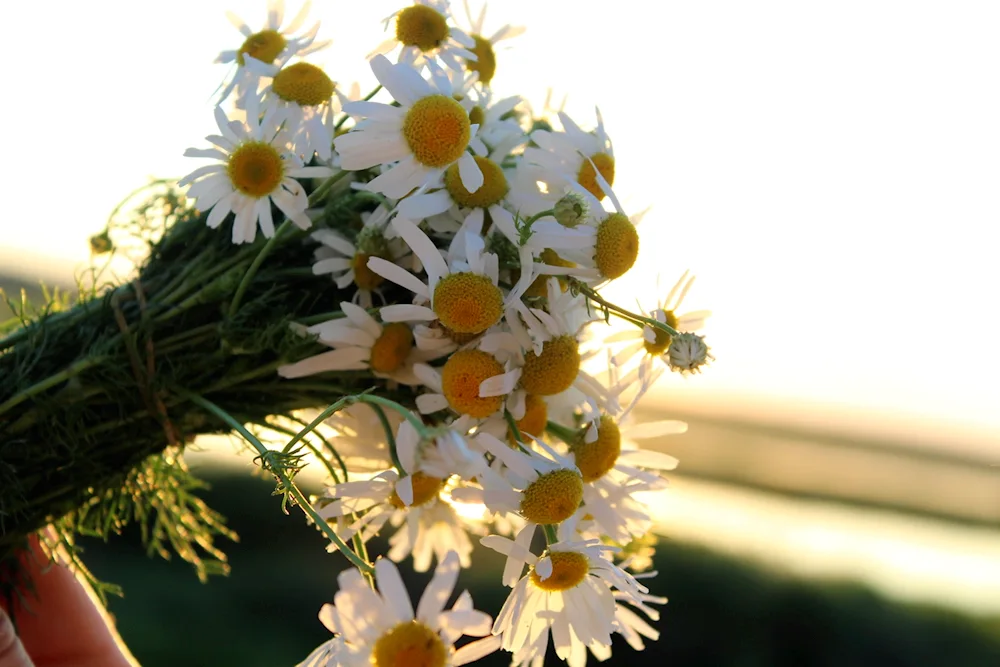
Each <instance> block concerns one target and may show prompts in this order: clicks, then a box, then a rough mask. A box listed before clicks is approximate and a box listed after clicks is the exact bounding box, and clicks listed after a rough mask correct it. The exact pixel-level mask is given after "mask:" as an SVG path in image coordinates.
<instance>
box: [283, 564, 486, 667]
mask: <svg viewBox="0 0 1000 667" xmlns="http://www.w3.org/2000/svg"><path fill="white" fill-rule="evenodd" d="M458 572H459V557H458V555H457V554H455V553H450V554H448V556H447V557H445V558H444V560H442V561H441V562H440V563H439V564H438V566H437V569H436V570H435V571H434V576H433V578H432V579H431V581H430V583H429V584H427V588H426V589H424V593H423V595H421V597H420V602H419V603H418V604H417V609H416V613H414V609H413V604H412V603H411V602H410V596H409V594H408V593H407V592H406V587H405V585H404V584H403V579H402V577H400V576H399V571H398V570H397V569H396V565H395V564H394V563H393V562H392V561H389V560H385V559H379V560H377V561H376V562H375V582H376V584H377V586H378V591H377V592H376V591H373V590H372V589H371V588H369V586H368V583H367V582H366V581H365V578H364V576H363V575H362V574H361V572H360V571H359V570H357V569H354V568H351V569H349V570H345V571H344V572H341V573H340V575H339V576H338V577H337V583H338V584H339V587H340V590H339V591H338V592H337V594H336V595H334V598H333V604H326V605H323V608H322V609H321V610H320V612H319V618H320V621H321V622H322V623H323V625H325V626H326V627H327V629H329V630H330V632H333V633H334V635H335V637H334V639H332V640H330V641H329V642H327V643H326V644H324V645H322V646H321V647H319V648H318V649H317V650H316V651H314V652H313V654H312V655H310V657H309V658H308V659H307V661H306V662H305V663H302V664H305V665H309V666H310V667H372V666H374V667H396V666H397V665H404V664H405V665H434V666H435V667H438V666H439V667H457V666H458V665H464V664H466V663H468V662H472V661H474V660H478V659H480V658H482V657H483V656H485V655H488V654H490V653H492V652H493V651H495V650H496V649H497V646H498V644H499V642H498V641H496V639H494V638H493V637H486V638H485V639H480V640H478V641H474V642H471V643H469V644H466V645H465V646H463V647H462V648H460V649H456V648H455V642H456V641H457V640H458V639H459V638H461V637H462V636H463V635H465V636H470V637H483V636H484V635H488V634H489V632H490V620H491V619H490V616H489V615H488V614H485V613H483V612H481V611H476V610H474V609H473V604H472V596H470V595H469V593H468V591H465V592H463V593H462V594H461V595H460V596H459V598H458V600H457V601H456V602H455V604H454V606H453V607H452V608H451V609H450V610H445V604H446V603H447V601H448V599H449V598H451V596H452V593H453V591H454V589H455V583H456V581H457V580H458Z"/></svg>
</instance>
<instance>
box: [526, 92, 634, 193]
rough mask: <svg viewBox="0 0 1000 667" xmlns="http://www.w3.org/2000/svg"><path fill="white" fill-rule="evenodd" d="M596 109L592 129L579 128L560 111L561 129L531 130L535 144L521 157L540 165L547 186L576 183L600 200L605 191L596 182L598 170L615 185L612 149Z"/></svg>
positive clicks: (602, 120)
mask: <svg viewBox="0 0 1000 667" xmlns="http://www.w3.org/2000/svg"><path fill="white" fill-rule="evenodd" d="M596 113H597V128H596V129H595V130H594V131H593V132H585V131H584V130H582V129H580V126H579V125H577V124H576V123H575V122H574V121H573V119H572V118H570V117H569V116H568V115H567V114H565V113H563V112H561V111H560V112H559V120H560V121H561V122H562V126H563V131H562V132H550V131H548V130H535V131H534V132H532V133H531V140H532V141H533V142H534V143H535V144H537V146H538V147H537V148H535V147H529V148H526V149H525V151H524V159H525V160H526V161H527V162H528V163H531V164H536V165H539V166H540V167H542V168H543V171H542V172H541V173H542V179H543V180H544V182H545V183H547V184H548V185H549V189H550V190H552V189H557V188H564V187H566V186H567V185H569V184H571V183H578V184H580V185H581V186H583V188H584V189H585V190H587V192H589V193H590V194H592V195H593V196H594V197H596V198H597V199H598V200H601V199H604V197H605V191H604V188H602V187H601V185H600V183H598V180H597V175H598V174H600V175H601V177H602V178H604V180H605V181H607V182H608V185H614V182H615V154H614V149H613V148H612V146H611V139H609V138H608V133H607V132H606V131H605V130H604V119H603V118H601V111H600V109H597V110H596Z"/></svg>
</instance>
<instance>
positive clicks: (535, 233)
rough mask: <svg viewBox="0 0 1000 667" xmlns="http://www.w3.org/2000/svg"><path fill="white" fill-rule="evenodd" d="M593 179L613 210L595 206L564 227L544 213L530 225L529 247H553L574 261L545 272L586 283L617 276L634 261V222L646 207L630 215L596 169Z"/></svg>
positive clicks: (636, 245)
mask: <svg viewBox="0 0 1000 667" xmlns="http://www.w3.org/2000/svg"><path fill="white" fill-rule="evenodd" d="M595 180H596V182H597V183H598V185H599V186H600V187H601V188H602V189H603V191H604V192H606V193H607V195H608V198H609V199H610V200H611V203H612V204H613V205H614V211H611V212H608V211H605V210H604V209H603V208H602V207H600V206H597V207H594V209H593V210H591V211H590V212H589V214H588V215H587V216H586V217H585V218H584V219H583V220H582V221H581V223H580V224H577V225H576V226H575V227H566V226H565V225H562V224H561V223H559V222H558V221H556V220H555V219H554V218H551V217H547V218H546V217H543V218H542V219H540V220H539V221H538V222H536V223H535V224H534V225H533V226H532V228H531V229H532V236H531V238H530V239H529V241H528V245H529V246H530V247H532V248H533V249H535V250H538V251H540V250H542V249H543V248H549V249H552V250H555V251H556V252H558V253H559V254H560V255H561V256H562V257H563V259H565V260H568V263H571V264H573V265H574V266H571V267H565V268H564V267H547V268H545V269H544V272H549V273H554V274H566V275H573V276H576V277H578V278H580V279H581V280H583V281H585V282H587V283H590V284H598V283H604V282H606V281H609V280H614V279H616V278H620V277H621V276H623V275H625V274H626V273H627V272H628V270H629V269H631V268H632V266H633V265H634V264H635V260H636V258H637V257H638V256H639V232H638V230H637V229H636V225H637V224H638V223H639V222H640V221H641V220H642V216H643V214H644V213H645V211H644V212H642V213H639V214H637V215H634V216H632V217H631V218H630V217H629V216H628V215H626V214H625V211H624V210H623V209H622V206H621V202H619V201H618V197H617V196H615V193H614V191H613V190H612V189H611V186H610V185H608V183H607V181H605V180H604V177H603V176H602V175H601V174H600V173H597V174H596V176H595Z"/></svg>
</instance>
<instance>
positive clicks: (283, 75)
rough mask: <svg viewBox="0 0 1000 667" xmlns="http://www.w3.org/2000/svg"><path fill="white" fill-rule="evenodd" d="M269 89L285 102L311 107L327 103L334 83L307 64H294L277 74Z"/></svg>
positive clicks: (319, 70)
mask: <svg viewBox="0 0 1000 667" xmlns="http://www.w3.org/2000/svg"><path fill="white" fill-rule="evenodd" d="M271 88H272V89H274V92H275V93H276V94H277V95H278V97H280V98H281V99H283V100H285V101H286V102H297V103H298V104H299V105H300V106H304V107H312V106H316V105H317V104H323V103H324V102H329V101H330V98H331V97H333V88H334V83H333V81H332V80H331V79H330V77H328V76H327V75H326V72H324V71H323V70H321V69H320V68H318V67H316V66H315V65H310V64H309V63H295V64H294V65H289V66H288V67H284V68H282V69H281V71H280V72H278V73H277V74H276V75H275V77H274V81H273V82H272V83H271Z"/></svg>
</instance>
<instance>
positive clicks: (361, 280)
mask: <svg viewBox="0 0 1000 667" xmlns="http://www.w3.org/2000/svg"><path fill="white" fill-rule="evenodd" d="M388 219H389V209H387V208H386V207H385V206H382V205H379V207H378V208H376V209H375V210H374V211H372V212H371V213H362V214H361V220H362V227H361V231H360V232H358V234H357V236H356V237H355V239H354V240H353V241H351V240H348V238H347V237H345V236H344V235H343V234H342V233H340V232H337V231H334V230H333V229H319V230H316V231H315V232H313V234H312V238H313V240H315V241H318V242H319V243H320V246H319V247H318V248H317V249H316V262H315V263H314V264H313V273H315V274H316V275H322V274H329V275H330V276H331V277H332V278H333V281H334V282H335V283H336V284H337V287H338V288H340V289H347V287H348V286H349V285H350V284H351V283H354V286H355V287H356V288H357V292H355V294H354V299H353V300H354V301H355V302H357V303H358V304H359V305H361V306H363V307H364V308H371V307H372V305H373V296H374V295H379V297H380V298H381V295H382V286H383V283H384V282H385V279H384V278H383V277H382V276H380V275H379V274H377V273H375V272H374V271H372V270H371V269H369V268H368V259H369V258H371V257H381V258H383V259H385V260H388V261H391V262H393V263H394V264H412V260H409V261H408V256H409V255H410V251H409V248H407V246H406V244H405V243H404V242H403V241H402V240H401V239H399V238H389V236H392V234H391V233H390V232H391V231H392V229H391V228H387V226H386V225H387V222H388Z"/></svg>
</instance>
